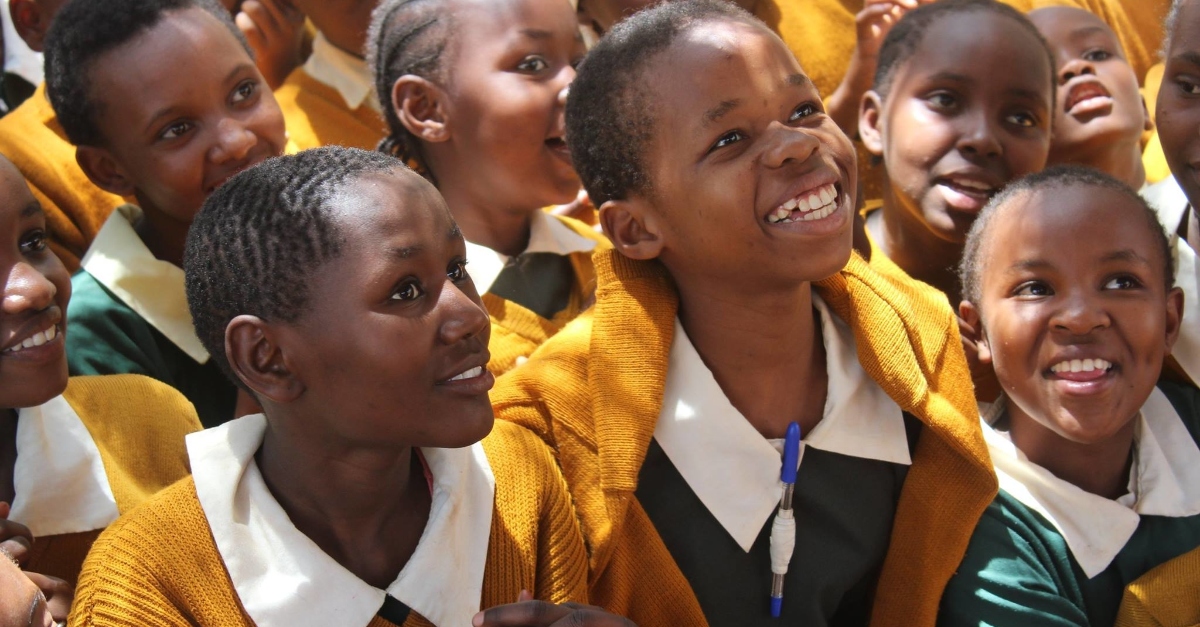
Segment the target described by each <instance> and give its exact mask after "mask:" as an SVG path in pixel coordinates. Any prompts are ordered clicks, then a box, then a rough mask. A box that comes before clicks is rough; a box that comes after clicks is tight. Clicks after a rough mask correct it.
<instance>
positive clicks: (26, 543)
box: [0, 501, 33, 565]
mask: <svg viewBox="0 0 1200 627" xmlns="http://www.w3.org/2000/svg"><path fill="white" fill-rule="evenodd" d="M10 511H12V506H11V505H9V504H8V503H5V502H3V501H0V560H3V561H6V562H7V561H16V563H17V564H18V565H20V564H24V563H25V560H27V559H29V552H30V551H31V550H33V532H31V531H29V527H26V526H25V525H22V524H21V523H19V522H16V521H12V520H9V519H8V513H9V512H10Z"/></svg>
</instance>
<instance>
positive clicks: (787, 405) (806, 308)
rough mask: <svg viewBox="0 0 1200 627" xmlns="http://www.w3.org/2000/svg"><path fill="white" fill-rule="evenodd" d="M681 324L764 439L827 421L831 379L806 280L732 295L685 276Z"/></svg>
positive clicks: (711, 283) (716, 285) (805, 430)
mask: <svg viewBox="0 0 1200 627" xmlns="http://www.w3.org/2000/svg"><path fill="white" fill-rule="evenodd" d="M676 282H677V285H678V286H679V303H680V305H679V321H680V324H682V325H683V329H684V331H685V332H687V336H688V339H690V340H691V342H692V345H693V346H695V347H696V352H698V353H699V354H700V357H701V359H703V360H704V363H705V365H707V366H708V368H709V369H710V370H711V371H712V373H713V376H714V377H715V378H716V380H717V383H718V384H719V385H720V386H721V390H722V391H723V392H724V393H725V396H726V397H728V398H729V401H730V402H731V403H732V404H733V406H734V407H736V408H737V410H738V411H739V412H741V414H742V415H743V416H745V418H746V420H747V421H748V422H750V424H752V425H753V426H754V428H755V429H757V430H758V432H759V433H761V434H762V435H763V437H767V438H781V437H783V436H784V435H785V433H786V432H787V426H788V424H789V423H790V422H792V421H796V422H799V423H800V426H801V430H802V432H803V433H808V432H809V431H811V429H812V428H813V427H815V426H816V425H817V423H819V422H820V421H821V417H822V416H823V414H824V408H825V396H826V391H827V388H828V376H827V373H826V370H825V346H824V343H823V342H822V341H821V334H820V328H819V327H818V325H817V324H816V316H815V314H814V311H813V305H812V288H811V285H810V284H808V283H805V284H803V285H802V286H800V287H798V288H794V289H789V290H781V291H776V292H773V293H772V292H768V291H755V290H746V291H744V292H742V293H729V291H728V290H727V289H726V290H724V291H722V290H721V289H720V288H721V286H722V285H724V282H721V281H716V282H714V281H709V280H697V281H689V280H687V279H684V280H679V278H678V277H676Z"/></svg>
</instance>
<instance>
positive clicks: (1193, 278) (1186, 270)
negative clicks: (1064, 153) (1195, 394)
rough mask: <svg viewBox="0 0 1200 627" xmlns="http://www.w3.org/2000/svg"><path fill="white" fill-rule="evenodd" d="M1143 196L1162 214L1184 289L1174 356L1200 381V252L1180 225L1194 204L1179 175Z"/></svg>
mask: <svg viewBox="0 0 1200 627" xmlns="http://www.w3.org/2000/svg"><path fill="white" fill-rule="evenodd" d="M1142 196H1143V197H1144V198H1145V199H1146V202H1148V203H1149V204H1150V206H1151V207H1152V208H1154V210H1155V211H1156V212H1157V213H1158V219H1159V221H1160V222H1162V225H1163V228H1164V229H1166V232H1167V239H1168V240H1169V242H1170V244H1171V255H1172V257H1173V258H1174V260H1175V286H1176V287H1178V288H1179V289H1181V290H1183V302H1184V308H1183V320H1182V322H1181V324H1180V327H1179V328H1180V333H1179V338H1178V339H1177V340H1176V341H1175V346H1174V347H1172V349H1171V356H1172V357H1174V358H1175V362H1176V363H1178V364H1179V366H1180V367H1181V368H1183V371H1184V373H1186V374H1187V376H1188V378H1190V379H1191V380H1192V381H1200V307H1197V306H1195V305H1197V304H1200V263H1197V259H1196V251H1194V250H1192V247H1191V245H1190V244H1188V242H1187V240H1186V239H1184V238H1182V237H1180V236H1179V225H1180V224H1182V223H1183V219H1184V216H1186V215H1187V212H1188V211H1189V210H1191V205H1190V204H1189V203H1188V199H1187V196H1186V195H1185V194H1184V193H1183V189H1182V188H1180V187H1179V183H1178V182H1176V181H1175V177H1167V178H1166V179H1163V180H1162V181H1159V182H1158V183H1155V184H1154V185H1152V186H1150V187H1149V188H1147V189H1146V190H1145V191H1144V192H1143V193H1142Z"/></svg>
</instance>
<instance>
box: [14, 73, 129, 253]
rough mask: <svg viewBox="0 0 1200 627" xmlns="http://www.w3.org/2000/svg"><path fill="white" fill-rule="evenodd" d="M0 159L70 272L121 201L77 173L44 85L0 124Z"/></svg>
mask: <svg viewBox="0 0 1200 627" xmlns="http://www.w3.org/2000/svg"><path fill="white" fill-rule="evenodd" d="M0 154H3V155H4V156H5V157H8V160H9V161H12V162H13V163H14V164H15V165H16V166H17V169H18V170H20V171H21V174H23V175H24V176H25V180H26V181H28V182H29V188H30V189H31V190H33V197H34V198H36V199H37V201H38V202H39V203H41V205H42V209H43V210H45V212H46V225H47V226H48V227H50V248H51V249H52V250H54V254H56V255H58V258H59V259H62V261H63V263H64V264H66V266H67V269H68V270H71V271H72V272H74V271H75V270H76V269H78V268H79V260H80V259H81V258H83V253H85V252H87V248H88V246H90V245H91V243H92V240H93V239H95V238H96V233H98V232H99V231H100V227H102V226H104V221H105V220H106V219H108V214H110V213H112V210H113V209H115V208H116V207H117V206H118V205H122V204H124V203H125V200H124V199H122V198H121V197H120V196H117V195H116V194H110V193H108V192H106V191H104V190H102V189H100V188H99V187H96V185H95V184H93V183H92V182H91V181H90V180H88V177H87V175H86V174H84V173H83V170H81V169H80V168H79V164H78V163H76V162H75V147H74V146H72V145H71V144H70V142H68V141H67V137H66V135H65V134H64V133H63V130H62V126H60V125H59V123H58V118H57V117H55V115H54V109H52V108H51V107H50V101H49V100H47V99H46V86H45V85H44V84H43V85H40V86H38V88H37V91H35V92H33V95H32V96H30V97H29V99H28V100H26V101H25V102H23V103H21V106H19V107H17V108H16V109H13V111H12V112H11V113H9V114H8V115H6V116H4V117H3V118H0Z"/></svg>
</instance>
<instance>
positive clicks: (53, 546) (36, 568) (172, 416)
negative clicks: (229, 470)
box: [18, 375, 200, 582]
mask: <svg viewBox="0 0 1200 627" xmlns="http://www.w3.org/2000/svg"><path fill="white" fill-rule="evenodd" d="M63 397H64V398H66V400H67V402H68V403H69V404H70V405H71V407H72V408H73V409H74V410H75V412H76V413H77V414H79V418H80V420H82V421H83V424H84V426H85V427H87V430H88V433H90V434H91V436H92V439H93V440H94V441H95V442H96V448H98V449H100V459H101V461H102V462H103V463H104V472H105V474H106V475H107V476H108V485H109V487H110V488H111V489H112V492H113V497H114V498H115V499H116V501H117V511H119V512H122V513H124V512H127V511H129V510H131V509H133V508H135V507H137V506H138V505H140V504H141V503H142V502H143V501H145V500H146V499H148V498H150V497H151V496H153V495H154V494H155V493H157V492H158V491H160V490H162V489H163V488H165V487H167V486H169V485H171V484H172V483H175V482H176V481H178V480H179V479H180V478H182V477H184V476H185V475H187V474H188V464H187V451H186V449H185V448H184V443H183V438H184V436H185V435H187V434H189V433H191V432H193V431H198V430H200V421H199V420H198V419H197V418H196V410H194V409H192V404H191V403H189V402H188V401H187V399H186V398H184V397H183V395H182V394H180V393H179V392H176V391H175V390H174V389H173V388H171V387H169V386H167V385H164V384H162V383H159V382H158V381H155V380H154V379H151V378H149V377H143V376H140V375H109V376H96V377H72V378H71V379H70V381H69V382H68V383H67V390H66V392H64V393H63ZM18 453H19V452H18ZM18 522H20V521H18ZM99 534H100V531H99V530H97V531H87V532H83V533H69V534H61V535H57V536H43V537H40V538H36V539H35V541H34V546H33V553H32V555H31V556H30V559H29V561H28V562H27V563H26V564H25V569H26V570H29V571H32V572H37V573H42V574H46V575H53V576H55V577H61V578H62V579H65V580H67V581H69V582H74V581H75V579H76V577H77V576H78V575H79V569H80V566H81V565H82V564H83V559H84V556H86V555H87V552H88V549H90V548H91V546H92V542H93V541H95V539H96V536H98V535H99Z"/></svg>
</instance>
